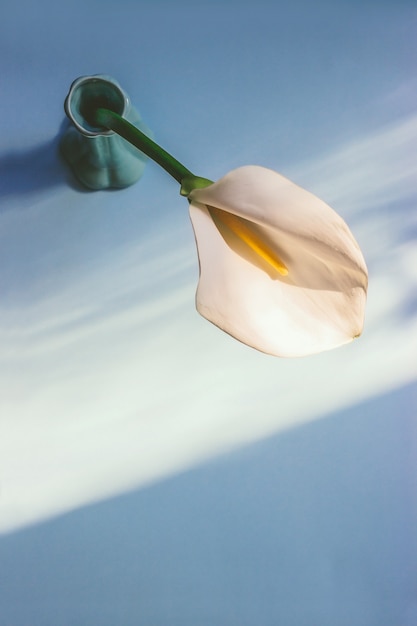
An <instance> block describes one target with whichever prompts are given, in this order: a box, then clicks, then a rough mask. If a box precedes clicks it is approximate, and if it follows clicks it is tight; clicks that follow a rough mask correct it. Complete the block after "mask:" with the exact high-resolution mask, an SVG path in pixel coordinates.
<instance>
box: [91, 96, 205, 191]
mask: <svg viewBox="0 0 417 626" xmlns="http://www.w3.org/2000/svg"><path fill="white" fill-rule="evenodd" d="M94 119H95V122H96V123H97V124H98V125H99V126H104V127H105V128H108V129H110V130H113V131H114V132H115V133H117V134H118V135H120V136H121V137H123V139H126V141H128V142H129V143H131V144H133V145H134V146H135V147H136V148H138V149H139V150H141V151H142V152H144V153H145V154H146V155H147V156H148V157H150V158H151V159H152V160H153V161H156V163H158V165H160V166H161V167H163V168H164V170H165V171H166V172H168V174H170V175H171V176H172V177H173V178H175V180H176V181H178V182H179V183H180V185H181V184H182V182H183V181H184V180H185V179H191V180H192V179H195V178H198V177H196V176H194V174H193V173H192V172H190V170H189V169H187V168H186V167H185V166H184V165H182V163H180V162H179V161H177V159H174V157H173V156H171V155H170V154H169V153H168V152H167V151H166V150H164V149H163V148H161V146H158V144H157V143H155V142H154V141H152V139H149V137H147V136H146V135H145V134H144V133H142V131H140V130H139V129H138V128H136V126H133V124H131V123H130V122H128V121H127V120H125V119H124V118H123V117H121V116H120V115H118V114H117V113H115V112H114V111H110V110H109V109H102V108H100V109H97V110H96V112H95V114H94Z"/></svg>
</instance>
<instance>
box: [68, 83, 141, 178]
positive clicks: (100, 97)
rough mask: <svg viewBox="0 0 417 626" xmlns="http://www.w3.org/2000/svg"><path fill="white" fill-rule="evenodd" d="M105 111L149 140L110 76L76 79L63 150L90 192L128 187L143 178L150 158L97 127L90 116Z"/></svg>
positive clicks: (121, 139)
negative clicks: (91, 190) (92, 190)
mask: <svg viewBox="0 0 417 626" xmlns="http://www.w3.org/2000/svg"><path fill="white" fill-rule="evenodd" d="M99 107H103V108H107V109H110V110H112V111H115V112H116V113H118V114H119V115H121V116H122V117H124V118H125V119H126V120H128V121H129V122H130V123H131V124H133V125H134V126H136V127H138V128H139V129H140V130H141V131H142V132H143V133H145V134H146V135H148V136H150V135H151V133H150V131H149V129H148V128H146V126H145V125H144V124H143V123H142V121H141V117H140V114H139V112H138V111H137V110H136V109H135V108H134V107H133V106H132V105H131V103H130V100H129V97H128V96H127V94H126V93H125V92H124V91H123V89H122V88H121V87H120V85H119V83H118V82H117V81H115V80H114V79H113V78H111V77H110V76H106V75H101V74H98V75H95V76H82V77H80V78H77V79H76V80H75V81H74V82H73V83H72V85H71V88H70V90H69V93H68V96H67V98H66V100H65V112H66V114H67V116H68V118H69V120H70V123H69V124H68V128H67V129H66V131H65V132H64V134H63V136H62V139H61V142H60V150H61V154H62V155H63V157H64V159H65V160H66V162H67V163H68V165H69V166H70V168H71V170H72V172H73V174H74V176H75V177H76V179H77V180H78V181H79V182H80V183H81V184H82V185H83V186H85V187H88V188H89V189H108V188H122V187H128V186H129V185H132V184H133V183H135V182H136V181H137V180H139V178H140V177H141V176H142V174H143V170H144V167H145V163H146V161H147V158H148V157H147V156H146V155H145V154H143V152H141V151H140V150H138V149H137V148H135V147H134V146H132V145H131V144H130V143H129V142H127V141H126V140H125V139H123V138H122V137H120V136H119V135H117V134H116V133H114V132H113V131H111V130H107V129H105V128H100V127H97V126H94V125H93V124H91V122H90V121H89V113H90V112H91V111H94V110H95V109H97V108H99Z"/></svg>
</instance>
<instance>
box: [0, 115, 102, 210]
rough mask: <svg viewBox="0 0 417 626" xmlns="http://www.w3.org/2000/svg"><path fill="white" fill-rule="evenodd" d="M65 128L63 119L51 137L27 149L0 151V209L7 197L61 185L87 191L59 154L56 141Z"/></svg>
mask: <svg viewBox="0 0 417 626" xmlns="http://www.w3.org/2000/svg"><path fill="white" fill-rule="evenodd" d="M66 128H67V122H65V121H64V122H63V123H62V125H61V129H60V131H59V132H58V134H57V135H56V136H55V137H54V138H52V139H50V140H48V141H45V142H44V143H41V144H39V145H37V146H34V147H33V148H30V149H28V150H22V151H19V150H16V151H9V152H6V153H4V154H0V202H2V205H0V212H2V211H7V209H8V207H7V200H8V199H9V198H13V197H16V196H22V195H23V196H27V195H29V194H31V193H35V192H38V191H44V190H48V189H52V188H56V187H59V186H62V185H64V186H65V185H69V186H70V187H72V188H73V189H76V190H77V191H87V192H90V190H87V189H85V188H84V187H82V186H81V185H80V184H79V183H78V182H77V181H76V179H75V178H74V176H73V175H72V173H71V171H70V169H69V167H68V166H67V165H66V163H65V161H64V159H63V158H62V156H61V155H60V152H59V142H60V139H61V136H62V133H63V132H64V130H65V129H66ZM12 206H13V208H14V206H15V205H12Z"/></svg>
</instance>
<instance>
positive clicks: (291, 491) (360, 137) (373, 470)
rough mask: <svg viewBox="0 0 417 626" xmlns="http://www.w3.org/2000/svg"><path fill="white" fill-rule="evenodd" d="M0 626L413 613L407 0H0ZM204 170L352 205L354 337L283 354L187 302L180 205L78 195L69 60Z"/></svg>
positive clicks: (165, 196) (364, 625)
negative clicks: (357, 335) (70, 163)
mask: <svg viewBox="0 0 417 626" xmlns="http://www.w3.org/2000/svg"><path fill="white" fill-rule="evenodd" d="M1 12H2V19H1V21H0V85H1V94H2V95H1V110H2V121H1V147H0V294H1V296H0V346H1V348H0V531H2V533H3V534H2V535H1V536H0V563H1V568H0V624H1V625H2V626H3V624H5V625H7V626H26V625H27V626H29V625H30V626H33V625H34V624H39V625H41V624H42V626H48V625H49V624H50V625H51V626H52V625H54V626H56V624H75V623H77V624H92V623H101V624H103V625H106V624H109V626H110V624H116V623H117V624H123V625H130V624H131V625H132V626H133V625H142V624H143V625H144V626H145V625H146V626H150V625H152V626H159V625H161V626H162V625H165V624H181V625H188V624H190V625H191V624H193V625H201V626H209V625H212V624H216V626H217V625H219V626H220V625H222V624H225V625H226V624H227V625H229V624H239V626H241V625H242V626H243V625H254V624H265V625H268V624H271V626H272V625H273V624H278V623H283V624H288V625H293V624H294V626H295V625H297V626H298V625H302V624H308V625H314V624H317V625H320V626H324V625H327V624H328V625H329V626H331V625H332V626H334V625H335V624H337V625H338V626H339V625H344V624H346V625H348V624H349V625H350V624H355V626H385V625H386V626H391V625H392V626H394V625H395V626H415V624H417V592H416V588H417V587H416V583H417V581H416V567H415V565H416V562H417V537H416V533H415V528H416V526H417V498H416V487H417V485H416V475H417V461H416V458H417V457H416V454H417V424H416V414H417V398H416V378H417V371H416V365H415V354H416V351H417V271H416V267H417V256H416V237H417V219H416V209H415V207H416V201H417V188H416V187H417V185H416V180H417V163H416V154H417V115H416V111H415V103H416V101H417V97H416V96H417V75H416V70H415V68H416V61H417V58H416V56H417V55H416V52H417V44H416V41H415V31H416V25H417V10H416V7H415V4H414V3H413V2H401V1H400V2H398V1H397V2H388V1H386V2H371V1H364V2H354V1H353V0H352V1H347V0H346V1H337V2H325V1H323V0H319V1H317V2H307V1H306V2H301V1H296V2H291V3H285V2H281V1H278V2H262V1H261V2H256V3H255V2H250V1H247V2H233V1H229V2H210V3H209V2H201V3H199V2H194V3H193V2H185V1H179V2H177V1H176V0H175V1H174V2H154V3H152V2H141V1H139V2H134V1H133V0H121V1H120V2H118V3H117V4H116V3H114V2H108V1H101V2H98V1H97V2H96V1H94V0H89V1H85V2H81V1H78V0H73V1H69V2H65V3H60V2H52V1H48V0H40V1H39V2H38V3H32V2H22V1H16V2H9V0H3V2H2V9H1ZM95 73H106V74H109V75H112V76H114V77H115V78H116V79H117V80H118V81H119V82H120V83H121V85H122V86H123V88H124V89H125V90H126V91H127V93H128V94H129V95H130V97H131V100H132V102H133V103H134V104H135V106H136V107H137V108H138V109H139V110H140V112H141V114H142V116H143V119H144V122H145V123H146V124H147V125H148V126H149V127H150V128H151V129H152V130H153V132H154V134H155V137H156V139H157V140H159V141H160V143H161V144H162V145H163V146H164V147H165V148H166V149H168V150H169V151H171V152H172V153H173V154H174V155H175V156H176V157H177V158H178V159H179V160H181V161H182V162H184V164H185V165H186V166H188V167H190V169H192V170H193V171H195V172H196V173H197V174H199V175H202V176H205V177H208V178H211V179H216V178H218V177H221V176H222V175H224V174H225V173H226V172H227V171H229V170H231V169H232V168H234V167H238V166H240V165H245V164H259V165H263V166H266V167H270V168H272V169H275V170H278V171H280V172H281V173H282V174H284V175H286V176H288V177H290V178H291V179H292V180H294V181H295V182H297V183H298V184H300V185H302V186H304V187H306V188H308V189H310V190H311V191H313V192H314V193H316V194H317V195H319V196H320V197H322V198H323V199H324V200H325V201H327V202H328V203H329V204H331V205H332V206H333V207H334V208H335V209H336V210H337V211H338V212H339V213H340V214H341V215H342V216H343V217H344V218H345V219H346V220H347V222H348V223H349V225H350V226H351V228H352V230H353V232H354V233H355V236H356V237H357V239H358V241H359V243H360V245H361V247H362V250H363V252H364V255H365V258H366V260H367V263H368V266H369V271H370V290H369V304H368V312H367V320H366V326H365V332H364V335H363V337H362V338H361V339H360V340H359V341H357V342H354V343H353V344H352V345H350V346H348V347H345V348H343V349H340V350H337V351H334V352H331V353H327V354H323V355H317V356H316V357H311V358H308V359H302V360H288V361H287V360H280V359H273V358H270V357H266V356H264V355H261V354H258V353H256V352H254V351H251V350H250V349H248V348H246V347H245V346H242V345H240V344H239V343H237V342H235V341H234V340H233V339H231V338H230V337H228V336H226V335H224V334H223V333H221V332H220V331H218V330H217V329H216V328H214V327H213V326H211V325H210V324H208V323H207V322H205V320H203V319H202V318H200V317H199V316H198V315H197V314H196V312H195V310H194V301H193V300H194V292H195V287H196V283H197V279H198V265H197V259H196V252H195V246H194V241H193V235H192V229H191V226H190V223H189V218H188V212H187V203H186V201H185V200H184V199H183V198H181V197H180V196H179V194H178V191H179V190H178V186H177V184H176V183H175V182H174V181H173V180H171V179H170V178H169V177H168V176H167V175H166V173H165V172H163V171H162V170H160V169H159V168H158V167H157V166H156V165H154V164H152V163H149V164H148V165H147V167H146V170H145V174H144V177H143V179H142V180H141V181H140V182H139V183H138V184H137V185H135V186H134V187H131V188H129V189H125V190H122V191H110V192H88V191H85V190H82V189H80V188H79V186H78V185H77V184H76V183H75V181H74V180H73V179H72V178H71V175H70V173H69V172H68V170H67V169H66V167H65V165H64V164H63V163H62V162H61V161H60V159H59V158H58V156H57V146H58V141H59V136H60V135H61V134H62V131H63V128H64V125H65V122H64V113H63V102H64V98H65V96H66V93H67V91H68V89H69V86H70V84H71V82H72V81H73V80H74V79H75V78H76V77H78V76H80V75H86V74H95Z"/></svg>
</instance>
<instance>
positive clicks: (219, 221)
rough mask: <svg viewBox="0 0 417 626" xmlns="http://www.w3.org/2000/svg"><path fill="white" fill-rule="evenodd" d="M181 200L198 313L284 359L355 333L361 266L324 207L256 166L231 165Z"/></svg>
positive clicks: (363, 278)
mask: <svg viewBox="0 0 417 626" xmlns="http://www.w3.org/2000/svg"><path fill="white" fill-rule="evenodd" d="M188 199H189V201H190V217H191V221H192V225H193V228H194V234H195V239H196V244H197V250H198V256H199V263H200V279H199V284H198V288H197V293H196V307H197V310H198V312H199V313H200V314H201V315H202V316H203V317H205V318H206V319H208V320H209V321H210V322H212V323H213V324H215V325H216V326H218V327H219V328H221V329H222V330H224V331H225V332H227V333H229V334H230V335H232V336H233V337H235V338H236V339H238V340H239V341H241V342H243V343H245V344H247V345H248V346H251V347H253V348H256V349H257V350H260V351H262V352H265V353H268V354H272V355H276V356H282V357H298V356H305V355H308V354H314V353H318V352H322V351H325V350H330V349H332V348H336V347H338V346H341V345H343V344H346V343H348V342H350V341H351V340H352V339H354V338H355V337H358V336H359V335H360V334H361V332H362V328H363V322H364V312H365V303H366V291H367V283H368V273H367V268H366V264H365V261H364V258H363V256H362V253H361V251H360V249H359V246H358V244H357V243H356V241H355V239H354V237H353V235H352V233H351V231H350V230H349V228H348V226H347V225H346V223H345V222H344V221H343V219H342V218H341V217H340V216H339V215H338V214H337V213H336V212H335V211H334V210H333V209H331V208H330V207H329V206H328V205H327V204H325V203H324V202H323V201H321V200H320V199H319V198H317V197H315V196H314V195H313V194H311V193H309V192H308V191H306V190H304V189H302V188H300V187H298V186H297V185H295V184H294V183H292V182H291V181H290V180H288V179H287V178H285V177H284V176H281V175H280V174H278V173H277V172H274V171H272V170H269V169H266V168H263V167H259V166H245V167H240V168H238V169H236V170H233V171H232V172H230V173H229V174H227V175H226V176H224V177H223V178H221V179H220V180H219V181H217V182H216V183H213V184H211V185H209V186H207V187H204V188H202V189H193V190H192V191H191V192H190V193H189V195H188Z"/></svg>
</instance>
